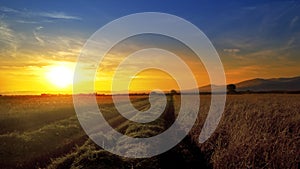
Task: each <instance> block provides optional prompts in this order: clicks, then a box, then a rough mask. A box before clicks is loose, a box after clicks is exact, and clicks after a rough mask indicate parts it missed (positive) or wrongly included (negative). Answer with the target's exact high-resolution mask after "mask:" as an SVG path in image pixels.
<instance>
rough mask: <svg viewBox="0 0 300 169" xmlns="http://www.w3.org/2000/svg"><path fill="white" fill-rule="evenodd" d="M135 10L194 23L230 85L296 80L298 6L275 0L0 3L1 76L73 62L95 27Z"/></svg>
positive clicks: (299, 30)
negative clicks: (10, 69)
mask: <svg viewBox="0 0 300 169" xmlns="http://www.w3.org/2000/svg"><path fill="white" fill-rule="evenodd" d="M137 12H165V13H170V14H173V15H177V16H179V17H182V18H184V19H186V20H188V21H190V22H191V23H193V24H195V25H196V26H197V27H198V28H199V29H201V30H202V31H203V32H204V33H205V34H206V35H207V36H208V38H209V39H210V40H211V41H212V43H213V44H214V46H215V47H216V49H217V51H218V52H219V54H220V57H221V59H222V61H223V64H224V67H225V70H226V75H227V79H228V80H229V81H230V82H237V81H241V80H245V79H250V78H253V77H263V78H269V77H280V76H296V75H299V71H300V70H299V68H298V65H299V63H300V57H299V50H300V49H299V44H300V39H299V38H300V23H299V22H300V21H299V19H300V18H299V17H300V2H299V1H276V0H275V1H274V0H273V1H266V0H262V1H208V0H207V1H170V0H169V1H167V0H166V1H158V0H153V1H141V0H138V1H128V0H125V1H115V0H111V1H108V0H105V1H84V0H77V1H37V0H28V1H16V0H11V1H0V31H1V32H0V35H1V36H0V57H1V59H2V62H0V71H2V72H7V69H8V67H9V66H13V68H14V69H16V70H17V69H18V68H20V67H24V66H38V67H41V66H47V64H50V63H49V60H50V61H51V60H52V61H72V62H74V61H75V60H76V57H77V56H78V53H79V51H80V48H81V47H82V45H83V44H84V42H85V40H87V38H88V37H89V36H91V35H92V34H93V33H94V32H95V31H96V30H97V29H99V28H100V27H101V26H103V25H105V24H106V23H108V22H110V21H112V20H114V19H117V18H119V17H122V16H124V15H128V14H133V13H137ZM37 57H38V59H37ZM11 76H13V75H11ZM7 78H8V77H7ZM10 78H13V77H10ZM8 79H9V78H8ZM3 90H4V89H3Z"/></svg>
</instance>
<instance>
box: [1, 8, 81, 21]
mask: <svg viewBox="0 0 300 169" xmlns="http://www.w3.org/2000/svg"><path fill="white" fill-rule="evenodd" d="M0 11H1V12H5V13H14V14H17V15H21V16H22V17H24V16H28V17H44V18H50V19H66V20H81V18H80V17H78V16H73V15H68V14H66V13H64V12H57V11H52V12H33V11H24V10H17V9H13V8H8V7H4V6H2V7H0Z"/></svg>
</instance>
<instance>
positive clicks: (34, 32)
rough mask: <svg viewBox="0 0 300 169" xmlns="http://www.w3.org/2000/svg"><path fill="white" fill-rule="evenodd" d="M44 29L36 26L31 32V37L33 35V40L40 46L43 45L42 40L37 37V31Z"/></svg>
mask: <svg viewBox="0 0 300 169" xmlns="http://www.w3.org/2000/svg"><path fill="white" fill-rule="evenodd" d="M43 28H44V27H42V26H38V27H36V28H35V30H34V31H33V35H34V38H35V39H36V40H37V41H38V42H39V43H40V44H41V45H44V40H43V39H42V38H40V37H39V34H38V31H39V30H41V29H43Z"/></svg>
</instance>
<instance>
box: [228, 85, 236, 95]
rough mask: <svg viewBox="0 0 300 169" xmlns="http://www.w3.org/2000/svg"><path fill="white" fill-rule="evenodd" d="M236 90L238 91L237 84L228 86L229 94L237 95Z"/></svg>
mask: <svg viewBox="0 0 300 169" xmlns="http://www.w3.org/2000/svg"><path fill="white" fill-rule="evenodd" d="M235 89H236V85H235V84H229V85H227V92H228V93H237V92H236V90H235Z"/></svg>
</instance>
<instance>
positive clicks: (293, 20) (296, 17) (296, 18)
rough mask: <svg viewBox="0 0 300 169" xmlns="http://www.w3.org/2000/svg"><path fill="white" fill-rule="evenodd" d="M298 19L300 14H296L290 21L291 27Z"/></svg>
mask: <svg viewBox="0 0 300 169" xmlns="http://www.w3.org/2000/svg"><path fill="white" fill-rule="evenodd" d="M298 20H299V16H295V17H294V18H293V19H292V20H291V22H290V28H293V27H294V25H295V24H296V23H297V21H298Z"/></svg>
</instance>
